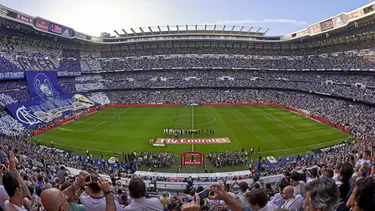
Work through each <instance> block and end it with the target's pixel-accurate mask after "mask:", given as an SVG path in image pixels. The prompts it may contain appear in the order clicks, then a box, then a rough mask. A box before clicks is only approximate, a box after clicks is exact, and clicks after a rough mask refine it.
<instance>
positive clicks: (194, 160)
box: [181, 152, 204, 166]
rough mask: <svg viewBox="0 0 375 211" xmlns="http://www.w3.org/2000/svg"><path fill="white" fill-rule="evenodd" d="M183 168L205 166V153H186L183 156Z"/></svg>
mask: <svg viewBox="0 0 375 211" xmlns="http://www.w3.org/2000/svg"><path fill="white" fill-rule="evenodd" d="M181 166H204V153H203V152H184V153H182V154H181Z"/></svg>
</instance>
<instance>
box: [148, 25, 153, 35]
mask: <svg viewBox="0 0 375 211" xmlns="http://www.w3.org/2000/svg"><path fill="white" fill-rule="evenodd" d="M148 29H149V30H150V32H151V34H152V35H154V32H153V31H152V29H151V27H150V26H149V27H148Z"/></svg>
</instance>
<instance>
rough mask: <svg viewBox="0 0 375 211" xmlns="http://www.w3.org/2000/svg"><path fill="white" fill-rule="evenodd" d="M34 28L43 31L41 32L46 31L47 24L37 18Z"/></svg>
mask: <svg viewBox="0 0 375 211" xmlns="http://www.w3.org/2000/svg"><path fill="white" fill-rule="evenodd" d="M35 27H36V28H38V29H40V30H43V31H48V27H49V22H48V21H46V20H43V19H40V18H37V19H36V24H35Z"/></svg>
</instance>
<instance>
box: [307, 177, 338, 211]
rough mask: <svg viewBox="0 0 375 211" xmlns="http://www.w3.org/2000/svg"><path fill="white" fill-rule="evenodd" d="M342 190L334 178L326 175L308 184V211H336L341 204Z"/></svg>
mask: <svg viewBox="0 0 375 211" xmlns="http://www.w3.org/2000/svg"><path fill="white" fill-rule="evenodd" d="M339 200H340V192H339V189H338V187H337V185H336V183H335V181H334V180H332V179H330V178H326V177H322V178H319V179H316V180H314V181H311V182H309V183H308V184H307V185H306V195H305V205H304V208H305V209H306V211H318V210H319V211H334V210H335V209H336V208H337V206H338V205H339Z"/></svg>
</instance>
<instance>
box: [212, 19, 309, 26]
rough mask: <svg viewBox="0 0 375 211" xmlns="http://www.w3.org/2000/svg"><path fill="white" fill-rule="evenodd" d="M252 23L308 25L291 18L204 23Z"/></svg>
mask: <svg viewBox="0 0 375 211" xmlns="http://www.w3.org/2000/svg"><path fill="white" fill-rule="evenodd" d="M248 23H250V24H253V23H286V24H293V25H299V26H307V25H309V24H308V23H307V22H306V21H299V20H292V19H284V18H278V19H264V20H224V21H221V20H219V21H216V22H215V23H205V24H207V25H212V24H216V25H224V24H234V25H237V24H248Z"/></svg>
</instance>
